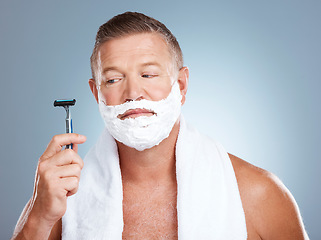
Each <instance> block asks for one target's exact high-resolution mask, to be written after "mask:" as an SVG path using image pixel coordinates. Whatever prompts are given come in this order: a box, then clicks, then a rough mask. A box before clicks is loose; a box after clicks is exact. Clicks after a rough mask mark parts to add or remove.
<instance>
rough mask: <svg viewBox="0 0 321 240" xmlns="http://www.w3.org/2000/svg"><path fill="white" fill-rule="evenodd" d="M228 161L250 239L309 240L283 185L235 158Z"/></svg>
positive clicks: (296, 209) (266, 173) (297, 211)
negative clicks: (233, 172)
mask: <svg viewBox="0 0 321 240" xmlns="http://www.w3.org/2000/svg"><path fill="white" fill-rule="evenodd" d="M229 157H230V159H231V162H232V165H233V168H234V171H235V175H236V179H237V183H238V187H239V191H240V195H241V199H242V204H243V208H244V212H245V218H246V224H247V230H248V237H249V238H248V239H284V240H286V239H308V236H307V234H306V232H305V230H304V226H303V222H302V219H301V216H300V212H299V208H298V206H297V204H296V202H295V200H294V198H293V196H292V194H291V193H290V191H289V190H288V189H287V188H286V187H285V186H284V184H283V183H282V182H281V181H280V180H279V179H278V178H277V177H276V176H275V175H274V174H272V173H270V172H268V171H266V170H264V169H261V168H259V167H256V166H254V165H252V164H250V163H248V162H246V161H244V160H242V159H240V158H238V157H236V156H234V155H232V154H229Z"/></svg>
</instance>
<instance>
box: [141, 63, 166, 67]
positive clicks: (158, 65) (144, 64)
mask: <svg viewBox="0 0 321 240" xmlns="http://www.w3.org/2000/svg"><path fill="white" fill-rule="evenodd" d="M141 66H142V67H148V66H157V67H161V66H162V65H161V64H160V63H158V62H146V63H143V64H141Z"/></svg>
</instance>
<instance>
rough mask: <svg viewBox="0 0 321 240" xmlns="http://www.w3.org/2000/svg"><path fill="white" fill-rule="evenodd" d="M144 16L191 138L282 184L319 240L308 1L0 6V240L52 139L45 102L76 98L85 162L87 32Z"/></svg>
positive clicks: (96, 126) (96, 124) (316, 15)
mask: <svg viewBox="0 0 321 240" xmlns="http://www.w3.org/2000/svg"><path fill="white" fill-rule="evenodd" d="M127 10H131V11H140V12H144V13H145V14H147V15H151V16H153V17H155V18H156V19H159V20H160V21H162V22H164V23H165V24H166V25H167V26H168V27H169V28H170V29H171V30H172V32H173V33H174V34H175V35H176V37H177V38H178V40H179V42H180V44H181V47H182V49H183V52H184V56H185V64H186V65H187V66H189V67H190V72H191V75H190V85H189V91H188V96H187V102H186V104H185V106H184V107H183V112H184V114H185V116H186V118H187V119H188V120H189V122H191V123H193V124H194V125H195V126H196V127H198V128H199V129H200V130H201V131H202V132H203V133H206V134H207V135H210V136H211V137H213V138H215V139H216V140H218V141H220V142H221V143H222V144H223V145H224V146H225V148H226V149H227V150H228V151H229V152H231V153H233V154H235V155H237V156H239V157H241V158H243V159H245V160H247V161H249V162H250V163H252V164H255V165H257V166H259V167H262V168H265V169H267V170H269V171H271V172H273V173H275V174H276V175H277V176H279V177H280V179H281V180H282V181H283V182H284V183H285V185H286V186H287V187H288V188H289V189H290V191H291V192H292V194H293V195H294V197H295V199H296V200H297V203H298V205H299V207H300V210H301V213H302V216H303V219H304V222H305V225H306V228H307V230H308V232H309V235H310V237H311V239H321V233H320V230H319V229H320V227H321V224H320V222H321V217H320V216H321V206H320V203H321V190H320V183H321V177H320V174H319V169H320V167H321V163H320V161H319V160H320V143H321V134H320V132H321V128H320V120H321V110H320V100H321V97H320V94H319V90H320V85H321V83H320V77H321V72H320V71H321V67H320V62H321V61H320V60H321V59H320V58H321V46H320V45H321V27H320V23H321V14H320V12H321V2H320V1H296V0H291V1H264V2H263V1H254V0H253V1H203V0H199V1H193V2H188V1H172V0H168V1H150V0H146V1H132V0H128V1H87V2H83V1H51V2H49V1H40V0H38V1H1V2H0V41H1V43H0V69H1V72H0V73H1V94H0V98H1V99H0V104H1V144H0V146H1V149H0V150H1V151H0V154H1V155H0V161H1V165H0V190H1V197H0V201H1V202H0V239H8V238H9V237H10V235H11V233H12V231H13V229H14V225H15V223H16V221H17V219H18V217H19V215H20V212H21V210H22V208H23V206H24V204H25V203H26V202H27V201H28V199H29V197H30V196H31V194H32V190H33V189H32V188H33V178H34V172H35V168H36V165H37V161H38V158H39V156H40V155H41V154H42V152H43V151H44V150H45V148H46V146H47V144H48V142H49V141H50V139H51V137H52V136H53V135H55V134H59V133H63V132H64V117H65V114H64V110H63V109H62V108H59V109H56V108H53V106H52V104H53V101H54V100H55V99H59V98H76V99H77V104H76V106H75V107H74V108H73V109H72V116H73V120H74V129H75V132H78V133H81V134H85V135H86V136H87V138H88V141H87V142H86V143H85V144H83V145H82V146H81V147H80V151H79V152H80V155H81V156H84V154H85V153H86V152H87V151H88V149H89V148H90V146H92V145H93V144H94V142H95V141H96V138H97V137H98V135H99V134H100V132H101V130H102V128H103V122H102V120H101V119H100V115H99V113H98V108H97V106H96V104H95V101H94V98H93V97H92V96H91V92H90V90H89V87H88V83H87V81H88V79H89V78H90V67H89V57H90V54H91V51H92V47H93V44H94V38H95V34H96V31H97V29H98V27H99V26H100V25H101V24H102V23H104V22H105V21H106V20H107V19H109V18H110V17H112V16H113V15H115V14H118V13H121V12H124V11H127Z"/></svg>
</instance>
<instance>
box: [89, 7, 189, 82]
mask: <svg viewBox="0 0 321 240" xmlns="http://www.w3.org/2000/svg"><path fill="white" fill-rule="evenodd" d="M140 33H158V34H159V35H160V36H161V37H162V38H163V39H164V40H165V42H166V43H167V46H168V50H169V52H170V54H171V56H172V58H173V64H174V65H175V67H176V69H177V70H179V69H181V68H182V67H183V54H182V51H181V48H180V46H179V44H178V42H177V40H176V38H175V36H174V35H173V34H172V33H171V32H170V30H169V29H168V28H167V27H166V26H165V25H164V24H162V23H161V22H159V21H157V20H156V19H154V18H151V17H148V16H146V15H144V14H142V13H136V12H125V13H123V14H120V15H117V16H115V17H113V18H112V19H110V20H109V21H108V22H106V23H105V24H103V25H101V26H100V28H99V30H98V32H97V35H96V42H95V46H94V50H93V53H92V55H91V58H90V63H91V71H92V77H93V79H95V80H96V78H97V76H96V75H97V74H96V72H97V56H98V52H99V49H100V47H101V46H102V45H103V44H104V43H105V42H107V41H109V40H112V39H116V38H122V37H125V36H129V35H135V34H140Z"/></svg>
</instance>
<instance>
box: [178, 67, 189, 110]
mask: <svg viewBox="0 0 321 240" xmlns="http://www.w3.org/2000/svg"><path fill="white" fill-rule="evenodd" d="M188 78H189V70H188V67H182V68H181V69H180V70H179V73H178V79H177V81H178V84H179V88H180V90H181V94H182V105H183V104H184V103H185V100H186V93H187V87H188Z"/></svg>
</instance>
